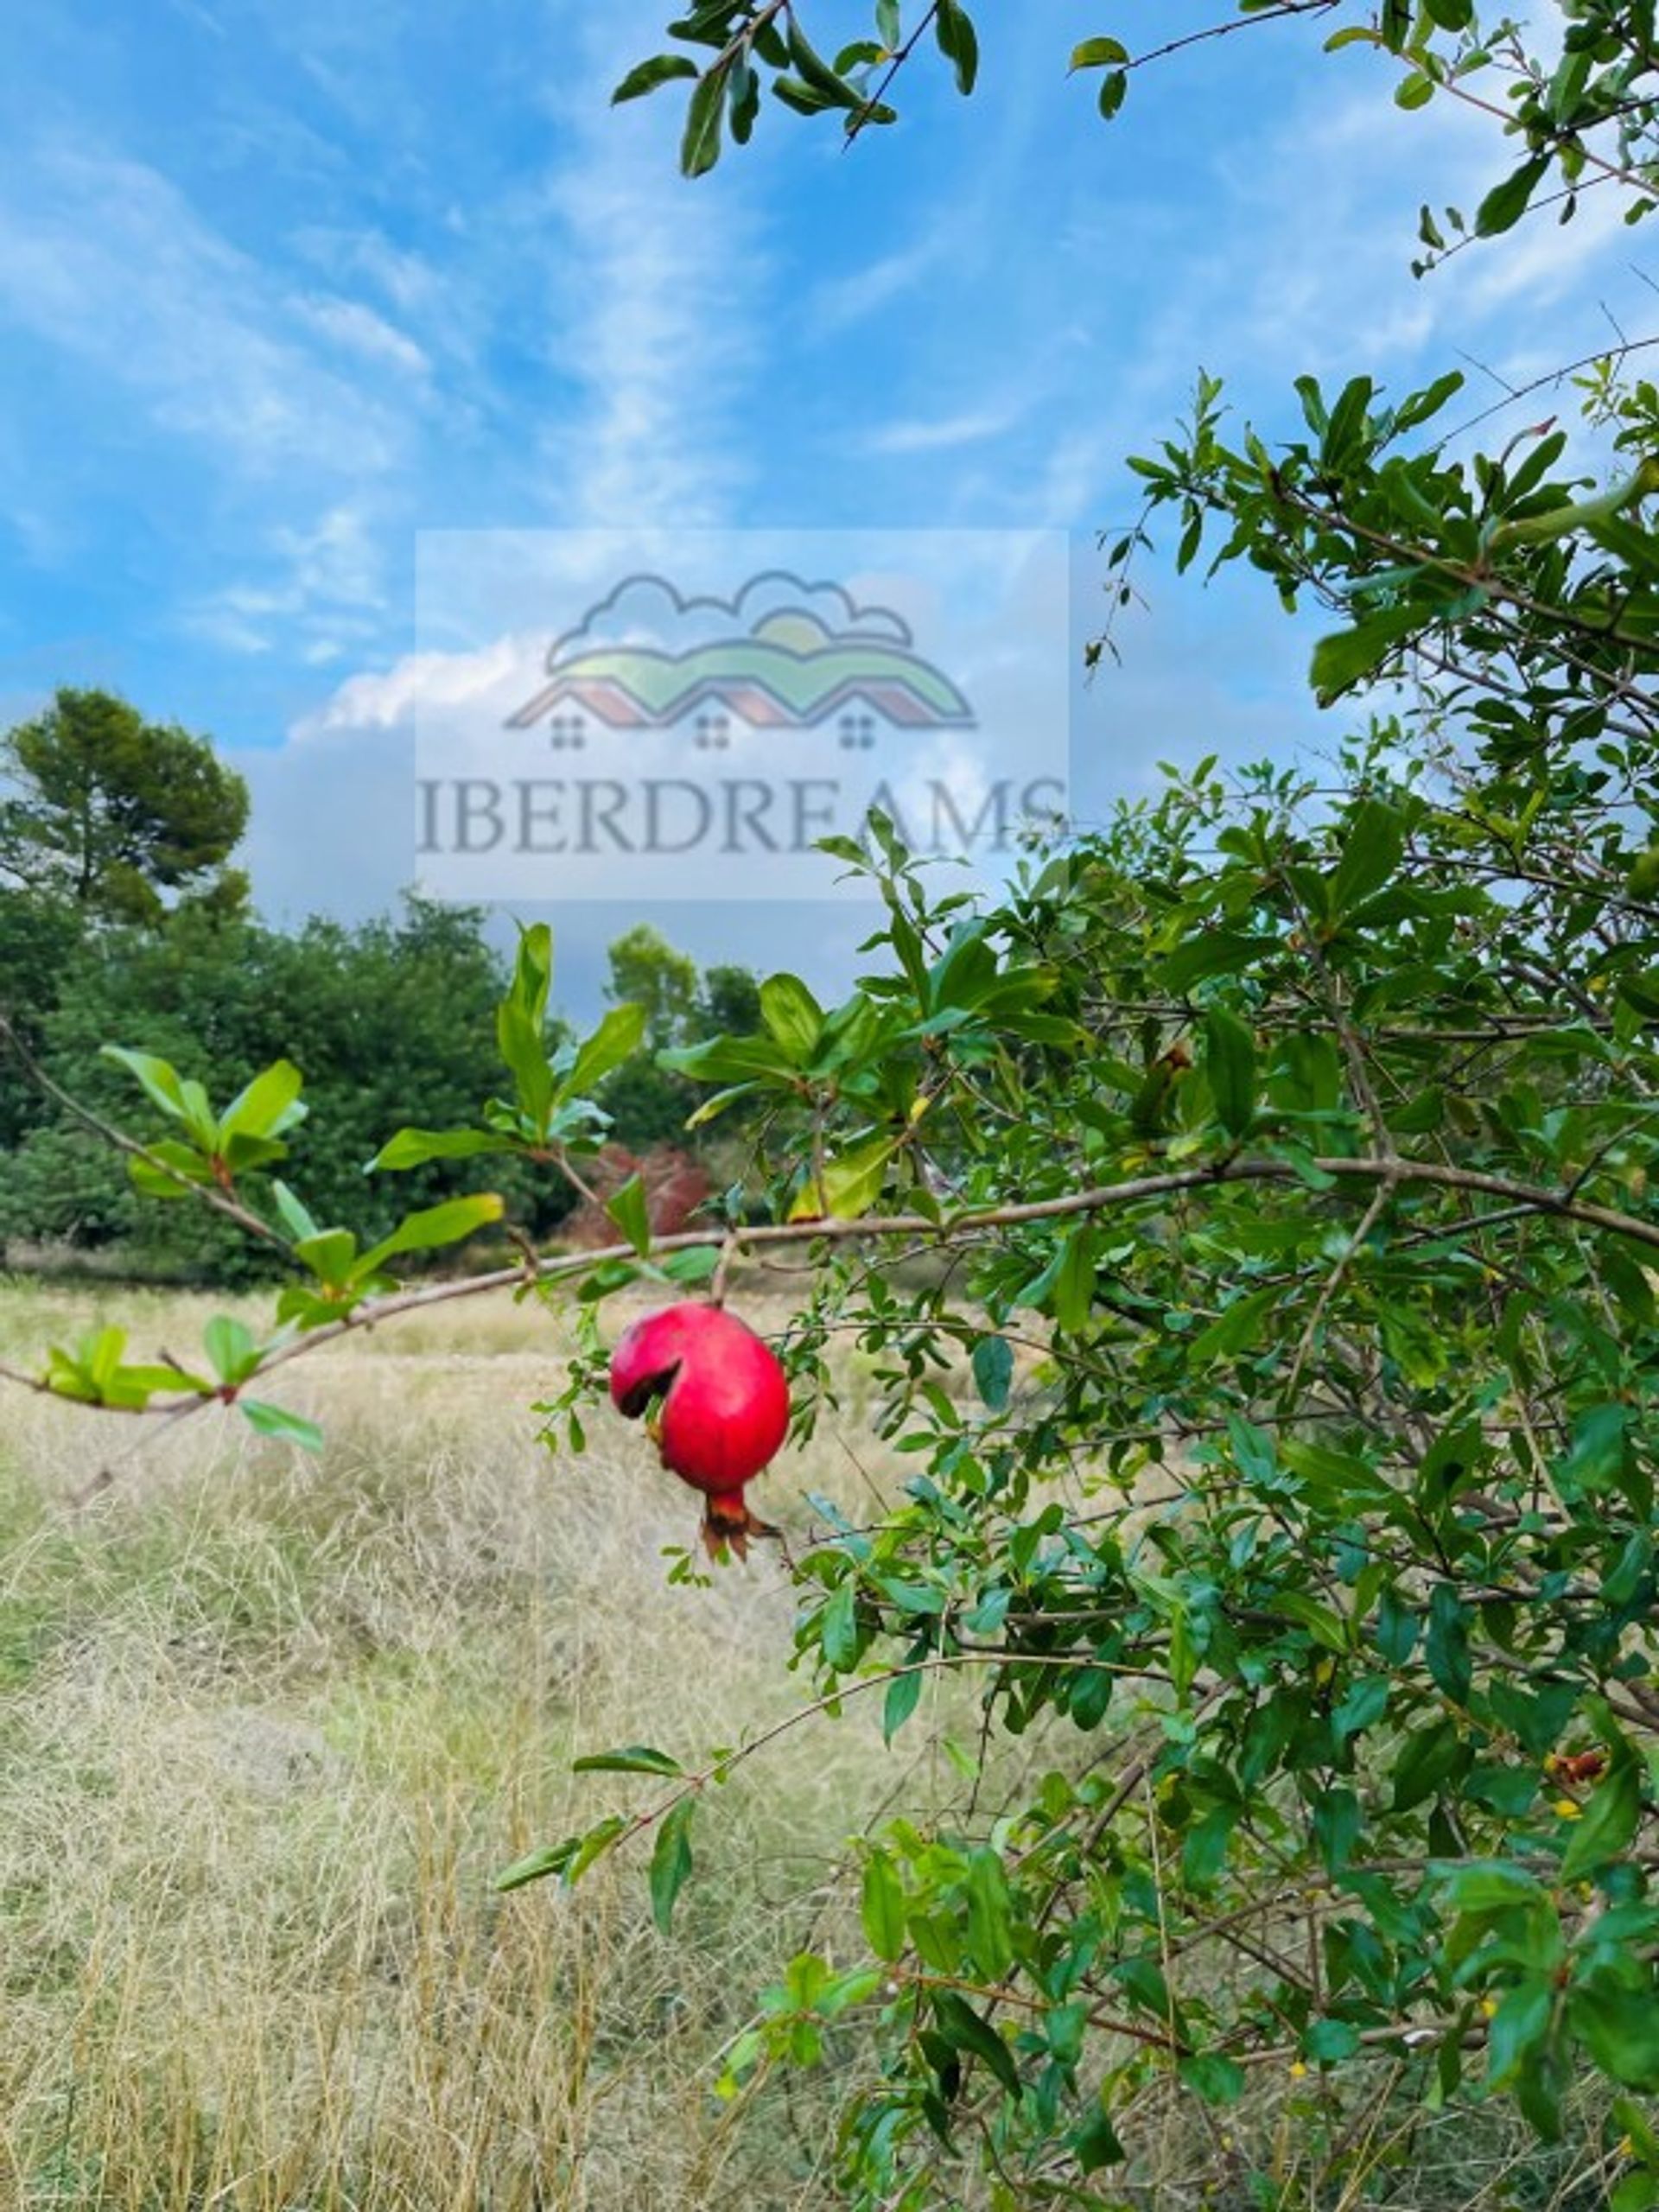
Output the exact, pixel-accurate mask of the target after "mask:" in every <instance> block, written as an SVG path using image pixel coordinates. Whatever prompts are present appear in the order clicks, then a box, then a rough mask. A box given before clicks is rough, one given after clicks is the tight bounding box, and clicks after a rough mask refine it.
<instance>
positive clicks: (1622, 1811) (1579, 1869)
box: [1561, 1752, 1642, 1882]
mask: <svg viewBox="0 0 1659 2212" xmlns="http://www.w3.org/2000/svg"><path fill="white" fill-rule="evenodd" d="M1641 1819H1642V1784H1641V1781H1640V1779H1639V1777H1638V1773H1637V1765H1636V1762H1635V1760H1634V1759H1633V1758H1630V1755H1629V1753H1628V1752H1624V1753H1621V1754H1619V1755H1616V1756H1615V1758H1614V1761H1613V1764H1612V1765H1611V1768H1610V1769H1609V1770H1608V1772H1607V1773H1606V1774H1605V1776H1604V1777H1602V1779H1601V1781H1600V1782H1599V1783H1597V1785H1596V1787H1595V1789H1592V1791H1591V1793H1590V1796H1589V1797H1588V1798H1587V1799H1586V1802H1585V1807H1584V1811H1583V1813H1582V1815H1580V1818H1579V1819H1578V1820H1577V1821H1574V1822H1573V1828H1572V1833H1571V1835H1570V1837H1569V1840H1568V1842H1567V1849H1566V1851H1565V1852H1564V1853H1562V1854H1561V1879H1562V1880H1563V1881H1564V1882H1576V1881H1579V1880H1580V1879H1581V1878H1583V1877H1584V1876H1585V1875H1586V1874H1588V1873H1592V1872H1594V1871H1595V1870H1596V1869H1597V1868H1599V1867H1601V1866H1605V1865H1606V1864H1607V1862H1608V1860H1610V1859H1618V1858H1619V1857H1621V1856H1622V1855H1623V1854H1624V1853H1625V1852H1626V1851H1628V1850H1629V1848H1630V1844H1631V1842H1632V1840H1634V1838H1635V1835H1636V1831H1637V1827H1638V1826H1639V1825H1640V1823H1641Z"/></svg>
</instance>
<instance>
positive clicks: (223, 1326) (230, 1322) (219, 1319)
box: [201, 1313, 259, 1384]
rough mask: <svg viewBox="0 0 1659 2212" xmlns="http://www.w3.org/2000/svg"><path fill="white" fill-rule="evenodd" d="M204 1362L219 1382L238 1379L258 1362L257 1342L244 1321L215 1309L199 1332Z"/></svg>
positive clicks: (239, 1380)
mask: <svg viewBox="0 0 1659 2212" xmlns="http://www.w3.org/2000/svg"><path fill="white" fill-rule="evenodd" d="M201 1340H202V1343H203V1344H205V1345H206V1347H207V1363H208V1365H209V1366H210V1367H211V1368H212V1369H213V1372H214V1374H215V1375H217V1376H218V1377H219V1381H220V1382H221V1383H232V1384H234V1383H240V1382H243V1381H244V1380H245V1378H246V1377H247V1376H250V1375H251V1374H253V1373H254V1371H255V1370H257V1367H258V1364H259V1345H258V1341H257V1338H255V1336H254V1333H253V1332H252V1330H251V1329H250V1328H249V1327H248V1325H247V1324H246V1323H245V1321H238V1320H237V1319H235V1318H234V1317H233V1316H232V1315H231V1314H228V1313H215V1314H214V1316H213V1319H212V1320H211V1321H209V1322H208V1324H207V1327H206V1328H205V1329H204V1330H203V1331H202V1332H201Z"/></svg>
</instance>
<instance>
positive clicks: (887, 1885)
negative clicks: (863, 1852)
mask: <svg viewBox="0 0 1659 2212" xmlns="http://www.w3.org/2000/svg"><path fill="white" fill-rule="evenodd" d="M860 1913H861V1917H862V1920H863V1923H864V1938H865V1941H866V1942H868V1945H869V1947H870V1948H871V1950H873V1951H874V1953H875V1955H876V1957H877V1958H878V1959H886V1960H887V1961H889V1962H891V1961H893V1960H894V1959H897V1958H901V1957H902V1956H903V1955H904V1948H905V1891H904V1885H903V1884H902V1883H901V1882H900V1881H899V1876H898V1873H897V1871H896V1870H895V1868H894V1867H893V1862H892V1861H891V1860H890V1859H888V1857H887V1853H885V1852H880V1851H876V1852H872V1853H871V1854H870V1856H869V1857H868V1859H866V1860H865V1862H864V1885H863V1891H862V1894H861V1899H860Z"/></svg>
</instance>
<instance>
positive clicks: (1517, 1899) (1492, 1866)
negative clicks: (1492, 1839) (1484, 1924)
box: [1446, 1859, 1544, 1912]
mask: <svg viewBox="0 0 1659 2212" xmlns="http://www.w3.org/2000/svg"><path fill="white" fill-rule="evenodd" d="M1543 1895H1544V1891H1543V1890H1542V1889H1541V1887H1540V1885H1539V1884H1538V1883H1537V1882H1536V1881H1535V1879H1534V1878H1533V1876H1532V1875H1530V1874H1529V1873H1528V1872H1527V1871H1526V1869H1525V1867H1524V1866H1511V1865H1510V1863H1509V1862H1508V1861H1507V1860H1506V1859H1469V1860H1465V1862H1464V1863H1463V1864H1461V1865H1459V1866H1453V1867H1452V1868H1451V1869H1449V1870H1448V1872H1447V1873H1446V1902H1447V1903H1448V1904H1450V1905H1451V1907H1452V1910H1453V1911H1454V1912H1507V1911H1509V1910H1512V1909H1513V1908H1514V1907H1515V1906H1516V1905H1521V1906H1532V1905H1535V1904H1538V1903H1539V1901H1540V1900H1541V1898H1542V1897H1543Z"/></svg>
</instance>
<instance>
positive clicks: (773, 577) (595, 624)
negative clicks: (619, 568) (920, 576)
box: [547, 569, 912, 675]
mask: <svg viewBox="0 0 1659 2212" xmlns="http://www.w3.org/2000/svg"><path fill="white" fill-rule="evenodd" d="M790 614H800V615H802V616H804V618H806V620H808V621H809V622H811V623H813V624H815V625H816V626H817V628H818V629H820V630H822V631H823V632H824V633H825V634H826V635H827V636H829V637H831V638H836V639H853V638H868V639H871V640H873V641H874V640H880V642H882V643H884V644H887V645H900V646H908V645H910V644H911V643H912V638H911V632H910V626H909V625H908V623H906V621H905V620H904V619H903V617H902V616H900V615H898V614H895V613H893V609H892V608H891V607H860V606H859V605H858V604H857V602H856V601H855V600H854V598H853V596H852V594H850V593H849V592H848V591H846V590H845V589H843V588H842V586H841V585H840V584H836V583H816V584H811V583H808V582H805V580H804V578H803V577H800V576H797V575H791V574H790V572H789V570H788V569H766V570H765V571H763V572H762V574H760V575H757V576H751V577H750V579H749V581H748V582H747V583H746V584H745V585H744V586H743V588H742V589H741V591H739V592H738V593H737V594H735V596H734V597H733V598H731V599H720V598H717V597H715V596H714V595H712V594H709V595H706V596H701V597H695V596H694V597H690V598H688V597H686V596H684V595H683V594H682V593H680V592H679V591H678V590H677V588H675V586H674V585H673V584H671V582H669V580H668V578H667V577H666V576H657V575H632V576H627V577H625V578H624V579H623V581H622V582H620V584H618V585H617V587H616V588H615V589H614V590H613V591H612V592H610V593H608V594H607V595H606V597H605V598H603V599H602V600H601V601H599V602H598V604H597V605H596V606H594V607H589V608H588V612H587V613H586V614H584V615H583V616H582V620H581V621H580V622H579V623H577V624H576V626H575V628H574V629H571V630H567V631H566V632H564V634H563V637H561V638H558V639H556V640H555V642H554V644H553V645H552V647H551V648H550V651H549V652H548V656H547V667H548V673H549V674H550V675H553V674H556V672H557V671H559V670H560V669H561V668H563V666H564V665H565V664H567V663H568V662H569V661H570V660H572V659H573V658H576V657H577V656H579V655H582V654H584V653H586V652H588V651H589V650H590V649H591V648H592V647H594V646H596V645H598V646H616V645H640V646H645V647H647V648H652V647H654V648H655V649H656V651H658V652H664V653H673V654H680V653H686V652H693V651H695V650H696V647H697V646H699V645H717V644H723V643H725V642H727V641H728V640H729V639H732V638H733V637H734V636H736V637H741V636H744V635H747V636H757V635H759V633H760V630H761V628H762V626H764V625H766V623H768V622H769V621H770V620H772V619H773V618H774V617H777V616H780V615H782V616H786V615H790Z"/></svg>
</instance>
